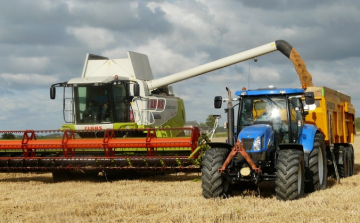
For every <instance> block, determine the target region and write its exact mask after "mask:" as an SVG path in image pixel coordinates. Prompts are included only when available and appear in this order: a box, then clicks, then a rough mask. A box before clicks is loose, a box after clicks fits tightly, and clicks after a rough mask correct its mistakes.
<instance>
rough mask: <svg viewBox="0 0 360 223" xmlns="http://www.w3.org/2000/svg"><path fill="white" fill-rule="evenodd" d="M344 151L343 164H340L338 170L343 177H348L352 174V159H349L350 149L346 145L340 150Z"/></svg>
mask: <svg viewBox="0 0 360 223" xmlns="http://www.w3.org/2000/svg"><path fill="white" fill-rule="evenodd" d="M340 151H341V152H342V153H341V154H342V156H343V158H344V159H343V164H338V170H339V175H340V177H342V178H345V177H348V176H349V174H350V167H349V165H350V161H349V154H348V153H349V151H348V149H347V148H345V147H344V146H340V149H339V152H340Z"/></svg>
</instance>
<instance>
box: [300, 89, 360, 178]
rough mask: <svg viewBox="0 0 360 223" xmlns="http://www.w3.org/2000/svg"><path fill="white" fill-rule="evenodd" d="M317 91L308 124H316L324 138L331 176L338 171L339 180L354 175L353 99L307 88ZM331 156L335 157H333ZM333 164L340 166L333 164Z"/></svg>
mask: <svg viewBox="0 0 360 223" xmlns="http://www.w3.org/2000/svg"><path fill="white" fill-rule="evenodd" d="M306 92H314V97H315V105H316V108H315V110H310V111H309V114H308V115H307V116H306V118H305V122H306V123H309V124H314V125H316V126H317V127H318V128H319V130H320V131H321V132H322V134H323V135H324V139H325V143H326V147H327V154H328V158H329V159H328V160H333V163H332V164H331V165H329V174H333V175H334V174H335V173H336V172H337V171H335V170H336V168H337V169H338V170H339V174H340V177H347V176H351V175H353V174H354V149H353V147H352V145H351V143H353V142H354V135H355V134H356V132H355V109H354V107H353V105H352V104H351V97H350V96H348V95H346V94H343V93H341V92H339V91H336V90H333V89H330V88H327V87H308V88H307V89H306ZM331 155H334V156H333V157H331ZM334 162H335V163H336V164H337V165H333V164H334Z"/></svg>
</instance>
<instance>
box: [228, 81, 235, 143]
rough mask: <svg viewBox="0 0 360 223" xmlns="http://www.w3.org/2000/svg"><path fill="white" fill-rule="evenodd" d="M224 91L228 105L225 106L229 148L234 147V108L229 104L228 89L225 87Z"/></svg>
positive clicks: (229, 92)
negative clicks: (226, 93)
mask: <svg viewBox="0 0 360 223" xmlns="http://www.w3.org/2000/svg"><path fill="white" fill-rule="evenodd" d="M226 91H227V92H228V98H229V101H228V105H227V109H226V112H227V118H228V143H229V144H230V145H231V146H234V144H235V143H234V130H235V124H234V107H233V104H232V102H231V91H230V89H229V88H227V87H226Z"/></svg>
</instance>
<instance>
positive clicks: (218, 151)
mask: <svg viewBox="0 0 360 223" xmlns="http://www.w3.org/2000/svg"><path fill="white" fill-rule="evenodd" d="M228 155H229V151H228V150H227V149H224V148H211V149H208V150H207V151H206V153H205V155H204V156H203V158H202V167H201V172H202V176H201V181H202V185H201V188H202V189H203V191H202V194H203V196H204V197H205V198H215V197H227V196H228V195H229V194H230V189H229V188H230V182H229V181H228V180H227V179H226V178H225V177H224V176H223V175H222V174H221V173H219V172H218V169H220V168H221V166H222V165H223V163H224V161H225V160H226V158H227V156H228Z"/></svg>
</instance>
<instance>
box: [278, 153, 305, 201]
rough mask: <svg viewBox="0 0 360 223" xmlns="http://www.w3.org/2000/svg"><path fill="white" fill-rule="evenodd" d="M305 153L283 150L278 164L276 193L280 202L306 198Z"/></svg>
mask: <svg viewBox="0 0 360 223" xmlns="http://www.w3.org/2000/svg"><path fill="white" fill-rule="evenodd" d="M304 181H305V165H304V152H303V151H300V150H292V149H287V150H281V151H279V153H278V158H277V163H276V180H275V185H276V186H275V192H276V198H277V199H278V200H283V201H286V200H295V199H299V198H301V197H303V196H304Z"/></svg>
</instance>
